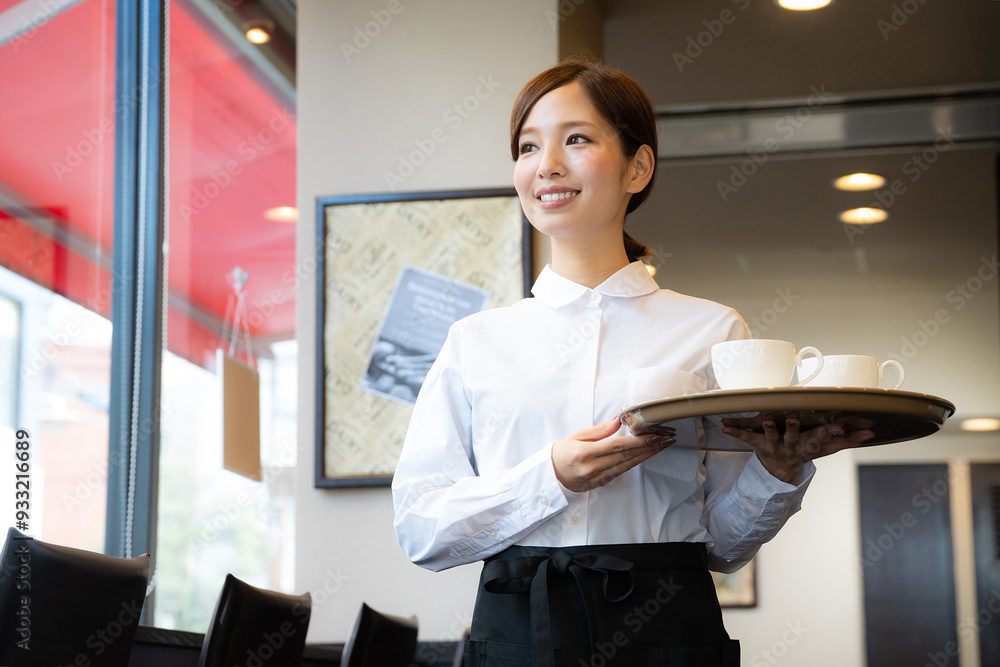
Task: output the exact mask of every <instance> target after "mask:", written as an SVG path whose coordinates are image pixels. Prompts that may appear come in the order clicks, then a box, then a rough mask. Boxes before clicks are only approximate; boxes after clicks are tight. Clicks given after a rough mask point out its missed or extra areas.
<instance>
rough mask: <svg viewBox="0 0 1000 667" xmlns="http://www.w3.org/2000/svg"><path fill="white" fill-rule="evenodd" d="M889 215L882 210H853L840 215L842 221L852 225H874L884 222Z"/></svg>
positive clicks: (863, 208)
mask: <svg viewBox="0 0 1000 667" xmlns="http://www.w3.org/2000/svg"><path fill="white" fill-rule="evenodd" d="M888 217H889V214H888V213H886V212H885V211H884V210H882V209H880V208H868V207H867V206H865V207H862V208H852V209H850V210H849V211H844V212H843V213H841V214H840V221H841V222H846V223H848V224H850V225H872V224H875V223H876V222H883V221H885V220H886V218H888Z"/></svg>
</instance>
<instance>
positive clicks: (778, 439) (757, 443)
mask: <svg viewBox="0 0 1000 667" xmlns="http://www.w3.org/2000/svg"><path fill="white" fill-rule="evenodd" d="M748 421H749V420H746V419H736V418H726V419H723V420H722V425H723V428H722V432H723V433H725V434H726V435H730V436H732V437H734V438H738V439H740V440H742V441H743V442H745V443H747V444H748V445H750V446H751V447H753V449H754V451H755V452H756V453H757V458H758V459H760V462H761V463H762V464H763V465H764V468H765V469H766V470H767V471H768V472H769V473H771V475H773V476H774V477H776V478H778V479H780V480H781V481H783V482H788V483H793V480H794V479H795V478H796V477H797V476H798V474H799V471H800V470H801V469H802V466H803V465H805V463H806V462H807V461H812V460H813V459H818V458H820V457H822V456H829V455H830V454H835V453H836V452H839V451H840V450H842V449H849V448H851V447H857V446H859V445H861V444H863V443H864V442H865V441H867V440H870V439H872V438H873V437H875V433H874V432H873V431H871V430H868V429H861V430H856V431H851V432H850V433H846V432H845V430H844V427H843V425H841V424H837V423H832V424H821V425H820V426H817V427H815V428H811V429H809V430H806V431H801V422H800V421H799V416H798V415H797V414H794V413H792V414H788V415H786V416H785V417H784V430H783V431H781V430H779V428H778V417H777V416H776V415H775V414H772V413H765V414H763V415H761V416H760V417H757V418H755V419H754V420H753V421H754V422H756V424H759V425H760V426H761V427H763V429H764V432H763V433H758V432H757V431H754V430H750V429H749V428H748V427H750V426H751V424H749V423H748ZM756 424H754V425H756Z"/></svg>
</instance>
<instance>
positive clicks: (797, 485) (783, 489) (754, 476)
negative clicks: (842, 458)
mask: <svg viewBox="0 0 1000 667" xmlns="http://www.w3.org/2000/svg"><path fill="white" fill-rule="evenodd" d="M705 465H706V470H707V480H706V483H705V514H706V516H707V517H708V532H709V534H710V535H711V536H712V540H713V544H711V545H710V546H709V550H708V558H709V567H710V568H711V569H713V570H717V571H719V572H735V571H736V570H738V569H740V568H741V567H743V566H744V565H746V564H747V563H748V562H750V559H751V558H753V557H754V555H755V554H756V553H757V551H758V550H759V549H760V547H761V545H762V544H764V543H765V542H767V541H769V540H770V539H771V538H773V537H774V536H775V535H777V533H778V531H779V530H780V529H781V527H782V526H784V525H785V522H786V521H788V519H789V517H791V516H792V515H793V514H795V513H796V512H798V511H799V509H801V507H802V497H803V496H804V495H805V492H806V489H807V488H808V487H809V483H810V482H811V481H812V478H813V475H814V474H815V472H816V466H815V464H814V463H813V462H812V461H810V462H808V463H806V464H805V465H804V466H802V470H801V471H799V475H798V477H796V479H794V480H792V482H793V483H791V484H788V483H786V482H782V481H781V480H779V479H777V478H776V477H774V476H772V475H771V474H770V473H769V472H768V471H767V469H765V468H764V465H763V464H762V463H761V462H760V460H759V459H758V458H757V455H756V454H752V453H748V452H707V453H706V455H705Z"/></svg>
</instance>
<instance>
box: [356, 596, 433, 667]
mask: <svg viewBox="0 0 1000 667" xmlns="http://www.w3.org/2000/svg"><path fill="white" fill-rule="evenodd" d="M416 652H417V617H416V616H411V617H410V618H400V617H398V616H389V615H388V614H382V613H380V612H377V611H375V610H374V609H372V608H371V607H369V606H368V605H367V604H364V603H362V604H361V610H360V611H359V612H358V616H357V618H356V619H355V620H354V628H353V629H352V630H351V636H350V637H348V639H347V643H346V644H345V645H344V654H343V657H342V658H341V660H340V665H341V667H408V666H409V665H410V664H411V663H412V662H413V656H414V654H415V653H416Z"/></svg>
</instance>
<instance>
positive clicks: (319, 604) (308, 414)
mask: <svg viewBox="0 0 1000 667" xmlns="http://www.w3.org/2000/svg"><path fill="white" fill-rule="evenodd" d="M298 12H299V18H298V25H299V34H298V48H299V53H298V122H299V131H300V136H299V162H298V206H299V210H301V211H302V212H303V215H302V219H301V220H300V223H299V229H298V249H299V251H298V255H299V260H298V263H299V267H300V270H299V275H300V277H301V282H300V286H299V292H298V320H297V327H298V332H299V333H298V340H299V355H300V357H299V358H300V362H299V363H300V366H299V369H300V378H299V406H300V407H299V446H300V462H301V464H300V465H299V466H298V469H297V472H296V480H295V481H296V493H295V498H296V513H297V519H296V531H297V538H296V542H297V544H296V553H297V556H296V568H295V569H296V590H297V591H305V590H309V591H311V592H312V593H313V599H314V605H315V611H314V616H313V620H312V622H311V624H310V629H309V641H311V642H316V641H343V640H344V639H345V638H346V636H347V635H348V632H349V631H350V629H351V623H352V621H353V619H354V615H355V613H356V612H357V609H358V607H359V606H360V604H361V602H362V601H365V602H368V604H370V605H371V606H373V607H375V608H376V609H379V610H382V611H385V612H388V613H394V614H399V615H410V614H417V615H418V617H419V619H420V625H421V629H420V635H421V637H422V638H427V639H455V638H457V637H458V636H460V634H461V632H462V630H464V628H465V627H466V626H467V625H468V623H469V620H470V618H471V614H472V605H473V602H474V599H475V586H476V582H477V579H478V574H479V572H478V571H479V568H478V567H476V566H468V567H465V568H459V569H455V570H452V571H449V572H445V573H442V574H433V573H430V572H426V571H423V570H421V569H420V568H418V567H416V566H415V565H412V564H411V563H410V562H409V561H408V560H407V559H406V558H405V557H404V555H403V553H402V551H401V550H400V549H399V547H398V546H397V544H396V539H395V535H394V534H393V530H392V501H391V496H390V493H389V490H388V489H387V488H378V489H366V490H357V489H354V490H350V489H345V490H324V491H319V490H316V489H314V488H313V464H312V456H313V454H312V453H313V448H314V441H313V428H314V414H315V411H314V402H315V392H314V386H313V383H314V381H315V373H316V370H317V367H318V362H317V360H316V356H315V346H316V341H315V338H314V331H315V326H316V322H315V315H314V314H315V310H316V306H315V304H316V294H315V288H314V285H313V281H314V276H313V275H312V273H311V272H310V270H309V269H310V267H312V266H313V264H312V258H313V253H314V246H315V239H316V232H315V226H316V225H315V220H314V211H315V206H316V197H317V196H323V195H337V194H354V193H372V192H387V191H390V190H391V189H396V190H400V191H405V190H414V191H420V190H443V189H463V188H485V187H509V186H510V185H511V162H510V154H509V152H508V149H507V145H508V144H507V137H506V134H507V129H506V128H507V125H508V121H509V115H510V108H511V105H512V103H513V101H514V96H515V95H516V94H517V92H518V90H520V88H521V86H522V85H523V84H524V83H525V82H526V81H528V79H530V78H531V77H532V76H533V75H535V74H537V73H538V72H540V71H541V70H543V69H545V68H546V67H549V66H551V65H553V64H554V63H555V62H556V59H557V57H558V56H557V54H558V25H559V20H558V13H557V12H558V9H557V7H556V2H555V0H551V1H546V2H539V1H538V0H504V2H463V1H462V0H438V1H436V2H433V3H429V2H428V3H421V2H414V1H412V0H398V2H396V0H373V1H367V2H345V1H336V2H334V1H327V0H301V1H300V2H299V5H298ZM373 12H374V15H373ZM379 19H381V23H380V22H379ZM382 24H384V25H382ZM366 27H367V29H368V32H369V33H372V34H373V35H374V36H367V35H366V36H365V37H367V41H366V39H365V37H360V36H359V35H358V32H359V31H361V34H364V31H365V29H366ZM356 38H357V41H355V39H356ZM345 45H346V46H345ZM355 49H356V50H355ZM483 80H485V81H487V82H490V86H489V88H486V87H483V84H482V81H483ZM477 88H478V89H479V93H480V96H481V97H482V98H484V99H481V100H478V102H479V103H478V106H477V108H476V109H475V110H474V111H471V112H469V113H467V114H465V115H466V116H467V117H462V116H459V115H456V114H455V113H454V112H452V113H451V114H449V115H448V116H447V117H446V116H445V114H447V113H448V112H449V110H450V109H451V108H452V106H453V105H454V104H456V103H461V102H463V100H465V99H466V98H467V97H469V96H470V95H475V94H476V91H477ZM490 89H492V90H490ZM487 93H488V94H487ZM469 106H472V105H469ZM456 118H457V119H460V120H461V123H458V122H457V121H456V120H455V119H456ZM435 130H439V132H438V134H436V135H432V133H434V131H435ZM442 133H443V134H442ZM432 136H436V137H437V138H438V142H437V143H436V146H435V149H434V151H433V152H432V153H430V154H429V155H425V159H424V160H423V161H422V162H423V164H421V165H420V166H419V167H417V168H416V169H415V170H414V171H413V173H412V175H409V176H408V177H407V178H405V180H404V182H403V183H402V184H397V183H394V182H393V183H390V182H389V181H390V180H392V179H389V180H387V178H386V173H387V172H388V173H393V172H395V173H396V174H397V175H398V174H399V173H401V172H400V171H399V165H400V160H401V159H402V160H408V159H409V155H410V154H411V153H412V152H413V151H414V150H419V145H418V144H417V143H416V142H421V143H422V144H423V145H424V146H427V140H428V139H429V138H431V137H432ZM442 136H443V137H444V140H443V141H441V140H440V139H441V137H442ZM402 173H404V175H405V174H407V173H408V172H407V171H406V170H404V171H403V172H402ZM390 185H395V186H396V187H395V188H392V187H390ZM359 418H363V415H359Z"/></svg>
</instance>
